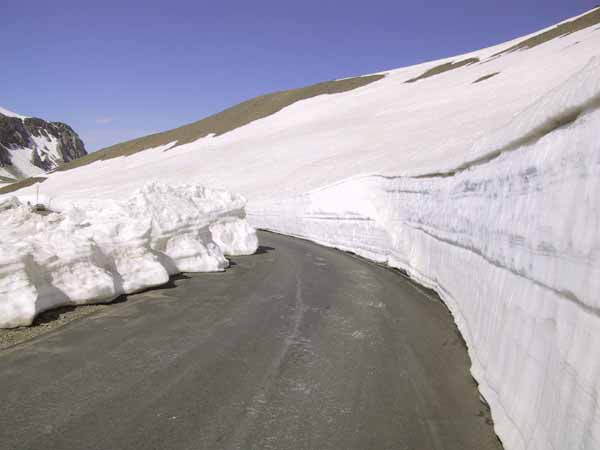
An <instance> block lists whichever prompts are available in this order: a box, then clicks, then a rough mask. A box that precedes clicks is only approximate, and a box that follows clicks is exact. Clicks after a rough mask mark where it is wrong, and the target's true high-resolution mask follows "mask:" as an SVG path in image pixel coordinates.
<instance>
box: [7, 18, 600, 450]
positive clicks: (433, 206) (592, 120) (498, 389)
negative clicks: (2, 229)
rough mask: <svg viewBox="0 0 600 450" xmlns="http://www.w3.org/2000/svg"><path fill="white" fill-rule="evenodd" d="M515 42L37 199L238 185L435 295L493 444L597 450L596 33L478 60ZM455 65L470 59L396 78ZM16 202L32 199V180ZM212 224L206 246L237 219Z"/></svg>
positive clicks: (148, 154) (160, 153) (258, 206)
mask: <svg viewBox="0 0 600 450" xmlns="http://www.w3.org/2000/svg"><path fill="white" fill-rule="evenodd" d="M527 37H529V36H527ZM527 37H523V38H519V39H516V40H513V41H511V42H507V43H504V44H502V45H498V46H495V47H492V48H488V49H483V50H479V51H476V52H472V53H469V54H466V55H461V56H456V57H453V58H448V59H444V60H441V61H433V62H428V63H424V64H420V65H417V66H412V67H407V68H401V69H397V70H392V71H389V72H387V73H386V76H385V78H384V79H382V80H380V81H377V82H375V83H372V84H369V85H367V86H365V87H362V88H360V89H356V90H354V91H349V92H346V93H342V94H336V95H323V96H318V97H314V98H311V99H308V100H304V101H301V102H297V103H294V104H292V105H290V106H289V107H287V108H284V109H283V110H282V111H280V112H278V113H276V114H273V115H272V116H269V117H266V118H264V119H261V120H258V121H255V122H252V123H250V124H248V125H246V126H244V127H241V128H238V129H236V130H234V131H231V132H229V133H226V134H223V135H220V136H212V137H207V138H203V139H199V140H198V141H196V142H192V143H189V144H186V145H181V146H177V145H176V143H171V144H169V145H167V146H162V147H157V148H154V149H148V150H145V151H142V152H139V153H136V154H135V155H131V156H129V157H120V158H114V159H109V160H104V161H99V162H96V163H94V164H90V165H89V166H84V167H81V168H78V169H74V170H70V171H67V172H61V173H55V174H51V175H50V176H49V177H48V179H47V180H46V181H45V182H44V183H42V184H41V185H40V193H41V195H42V196H44V199H46V201H51V204H52V205H55V204H56V205H63V204H68V203H70V202H77V201H79V199H80V198H95V199H98V201H104V200H111V199H118V198H120V197H121V196H123V195H124V193H125V194H130V193H132V192H134V191H135V190H136V189H139V188H140V187H141V186H143V185H144V184H145V183H146V181H147V180H148V179H159V180H160V181H162V182H165V183H179V182H181V180H185V182H188V183H203V184H205V185H209V186H214V187H222V188H226V189H229V190H231V191H234V192H242V193H244V195H246V196H247V197H248V199H249V203H248V207H247V209H248V213H249V215H248V217H249V221H250V223H251V224H252V225H254V226H259V227H263V228H269V229H271V230H274V231H278V232H282V233H288V234H293V235H296V236H301V237H305V238H309V239H312V240H315V241H317V242H321V243H323V244H326V245H331V246H336V247H339V248H342V249H346V250H350V251H353V252H355V253H358V254H360V255H363V256H366V257H368V258H372V259H374V260H377V261H382V262H388V263H389V264H391V265H393V266H396V267H400V268H403V269H405V270H407V271H408V272H409V273H410V274H411V275H412V276H414V277H415V278H417V279H418V280H420V281H421V282H422V283H424V284H426V285H428V286H431V287H433V288H435V289H436V290H437V291H438V292H439V293H440V295H441V297H442V298H443V299H444V301H445V302H446V303H447V304H448V306H449V307H450V309H451V310H452V312H453V314H454V317H455V319H456V321H457V323H458V326H459V328H460V330H461V332H462V333H463V336H464V337H465V340H466V342H467V344H468V347H469V352H470V354H471V358H472V361H473V374H474V376H475V378H476V379H477V380H478V382H479V383H480V385H479V386H480V390H481V393H482V394H483V396H484V397H485V398H486V399H487V401H488V402H489V403H490V406H491V410H492V414H493V417H494V420H495V426H496V431H497V432H498V435H499V436H500V438H501V439H502V441H503V443H504V446H505V448H506V449H507V450H548V449H555V450H567V449H575V448H577V449H586V450H597V449H599V448H600V408H599V406H598V405H599V403H598V402H599V400H598V399H599V396H600V348H599V347H598V345H597V344H598V342H600V312H599V310H600V299H599V298H598V293H599V292H600V285H599V284H598V283H599V280H600V234H599V233H598V230H599V229H600V208H599V205H600V186H599V183H600V181H599V180H600V168H599V167H600V136H599V133H600V117H599V112H598V98H599V96H600V85H599V83H600V68H599V63H598V62H597V61H590V60H591V58H592V57H594V56H596V55H598V54H599V49H600V29H598V27H590V28H588V29H585V30H581V31H578V32H576V33H572V34H569V35H566V36H563V37H560V38H557V39H553V40H551V41H549V42H546V43H544V44H542V45H539V46H537V47H534V48H531V49H528V50H523V51H515V52H511V53H505V54H502V55H500V56H493V55H495V54H496V53H499V52H502V51H503V50H506V49H507V48H510V47H512V46H514V45H515V44H517V43H519V42H520V41H522V40H523V39H525V38H527ZM468 58H479V59H480V63H476V64H471V65H468V66H464V67H461V68H458V69H455V70H451V71H448V72H445V73H442V74H439V75H436V76H433V77H430V78H427V79H424V80H420V81H417V82H415V83H408V84H407V83H406V81H407V80H409V79H411V78H415V77H418V76H419V75H421V74H422V73H424V72H425V71H427V70H429V69H431V68H434V67H436V66H439V65H441V64H444V63H448V62H451V61H454V62H456V61H462V60H465V59H468ZM492 73H499V74H498V75H496V76H494V77H492V78H490V79H487V80H485V81H483V82H480V83H477V84H473V82H474V81H475V80H478V79H479V78H481V77H484V76H486V75H489V74H492ZM17 194H18V195H19V198H21V199H32V198H34V196H35V194H36V186H33V187H29V188H26V189H22V190H20V191H19V192H18V193H17ZM225 222H227V221H222V222H221V225H219V227H217V228H220V229H219V230H218V231H215V233H214V234H213V240H214V242H218V241H219V239H224V238H225V237H226V236H228V235H229V232H230V231H231V230H235V229H237V227H238V225H235V224H233V225H227V226H226V227H222V224H223V223H225ZM221 227H222V228H221ZM209 228H210V227H209ZM213 229H216V228H213ZM230 229H231V230H230ZM230 239H231V238H230ZM243 240H244V239H242V241H243ZM231 241H232V242H233V239H231ZM2 242H4V241H2ZM220 245H222V244H220ZM240 245H242V246H243V244H240ZM221 248H223V249H224V250H223V251H225V252H227V251H228V250H226V249H225V246H223V245H222V247H221Z"/></svg>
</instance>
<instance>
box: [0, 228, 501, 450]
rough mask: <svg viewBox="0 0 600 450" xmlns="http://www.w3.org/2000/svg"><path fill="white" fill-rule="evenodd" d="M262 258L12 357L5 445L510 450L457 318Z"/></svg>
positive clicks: (319, 268)
mask: <svg viewBox="0 0 600 450" xmlns="http://www.w3.org/2000/svg"><path fill="white" fill-rule="evenodd" d="M260 240H261V244H262V247H261V248H260V251H259V254H257V255H254V256H249V257H239V258H234V260H233V261H234V265H233V266H232V267H231V268H230V269H229V270H228V271H226V272H225V273H219V274H197V275H188V276H187V277H185V278H180V279H178V280H176V281H174V282H172V283H171V285H170V286H168V287H166V288H161V289H156V290H152V291H148V292H145V293H142V294H137V295H133V296H130V297H129V298H128V299H127V301H125V302H122V303H119V304H116V305H114V306H113V307H111V308H108V309H105V310H103V311H101V312H99V313H97V314H93V315H90V316H88V317H85V318H82V319H79V320H76V321H74V322H72V323H70V324H68V325H67V326H64V327H62V328H59V329H56V330H55V331H52V332H50V333H48V334H46V335H43V336H40V337H38V338H35V339H33V340H31V341H29V342H26V343H23V344H20V345H17V346H15V347H12V348H10V349H7V350H4V351H2V352H0V449H14V450H37V449H45V450H47V449H55V450H94V449H97V450H120V449H123V450H137V449H140V450H141V449H144V450H147V449H157V450H158V449H161V450H163V449H164V450H167V449H169V450H178V449H190V450H191V449H196V450H197V449H210V450H219V449H232V450H233V449H239V450H259V449H277V450H287V449H294V450H328V449H336V450H352V449H355V450H433V449H456V450H469V449H473V450H486V449H500V448H501V445H500V443H499V442H498V440H497V438H496V436H495V434H494V432H493V427H492V425H491V420H490V416H489V412H488V411H487V410H486V408H485V406H484V405H483V404H482V403H481V402H480V400H479V395H478V392H477V389H476V385H475V383H474V381H473V380H472V378H471V377H470V374H469V371H468V368H469V359H468V356H467V352H466V349H465V348H464V344H463V343H462V341H461V338H460V336H459V335H458V331H457V329H456V327H455V325H454V323H453V321H452V318H451V316H450V314H449V312H448V311H447V310H446V309H445V307H444V306H443V305H442V304H441V303H440V302H438V301H436V300H435V299H432V298H431V296H430V295H427V294H426V293H424V291H423V290H419V289H418V288H417V287H415V286H414V285H413V284H412V283H411V282H410V281H408V280H406V279H405V278H403V277H401V276H399V275H398V274H396V273H393V272H391V271H389V270H386V269H385V268H382V267H378V266H376V265H374V264H371V263H369V262H366V261H363V260H361V259H358V258H355V257H352V256H350V255H348V254H345V253H342V252H339V251H337V250H333V249H328V248H324V247H320V246H318V245H315V244H313V243H310V242H306V241H302V240H298V239H293V238H289V237H284V236H279V235H275V234H267V233H261V234H260Z"/></svg>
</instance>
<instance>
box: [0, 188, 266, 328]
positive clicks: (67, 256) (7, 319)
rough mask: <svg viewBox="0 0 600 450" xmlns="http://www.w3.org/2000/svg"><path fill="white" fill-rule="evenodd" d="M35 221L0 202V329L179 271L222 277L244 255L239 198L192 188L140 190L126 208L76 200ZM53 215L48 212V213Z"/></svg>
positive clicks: (250, 248) (250, 232)
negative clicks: (230, 259)
mask: <svg viewBox="0 0 600 450" xmlns="http://www.w3.org/2000/svg"><path fill="white" fill-rule="evenodd" d="M55 203H58V204H59V208H58V209H59V210H60V212H54V213H51V214H49V215H40V214H38V213H36V212H32V209H31V207H29V206H27V205H24V204H22V203H21V202H20V201H19V200H18V199H17V198H16V197H12V198H8V199H5V200H0V229H2V233H3V235H2V242H0V299H1V300H0V327H2V328H6V327H16V326H23V325H29V324H31V322H32V320H33V319H34V318H35V316H36V315H37V314H38V313H39V312H41V311H45V310H47V309H50V308H53V307H57V306H62V305H70V304H75V305H79V304H85V303H104V302H110V301H112V300H114V299H115V298H116V297H117V296H119V295H121V294H128V293H132V292H136V291H139V290H141V289H145V288H148V287H152V286H157V285H161V284H164V283H166V282H167V281H168V280H169V276H170V275H174V274H176V273H179V272H214V271H220V270H223V269H225V268H226V267H227V266H228V262H227V260H226V259H225V257H224V255H223V253H224V252H225V253H227V254H229V255H238V254H251V253H254V252H255V251H256V249H257V247H258V240H257V238H256V232H255V230H254V229H253V228H252V227H250V226H249V225H248V224H247V222H246V220H245V218H244V204H245V199H244V198H243V197H241V196H239V195H232V194H230V193H228V192H227V191H222V190H213V189H207V188H204V187H202V186H198V185H195V186H192V185H182V186H177V187H171V186H166V185H163V184H160V183H150V184H147V185H145V186H144V187H142V188H141V189H139V190H137V191H136V192H134V193H133V195H132V196H131V197H130V198H129V199H127V200H120V201H119V200H104V201H99V200H96V201H87V202H85V201H82V202H79V203H73V202H70V203H67V204H65V205H60V202H55ZM54 206H56V205H54Z"/></svg>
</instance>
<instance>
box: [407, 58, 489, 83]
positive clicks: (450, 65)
mask: <svg viewBox="0 0 600 450" xmlns="http://www.w3.org/2000/svg"><path fill="white" fill-rule="evenodd" d="M478 62H479V58H468V59H463V60H462V61H457V62H454V61H450V62H447V63H444V64H440V65H439V66H435V67H432V68H431V69H429V70H427V71H425V72H423V73H422V74H421V75H419V76H418V77H415V78H411V79H410V80H406V81H405V83H414V82H415V81H419V80H424V79H425V78H429V77H433V76H435V75H439V74H441V73H444V72H448V71H450V70H454V69H458V68H460V67H464V66H468V65H469V64H475V63H478Z"/></svg>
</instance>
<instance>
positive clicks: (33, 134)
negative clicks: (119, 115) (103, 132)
mask: <svg viewBox="0 0 600 450" xmlns="http://www.w3.org/2000/svg"><path fill="white" fill-rule="evenodd" d="M86 154H87V152H86V151H85V147H84V145H83V142H82V141H81V139H79V136H78V135H77V134H76V133H75V132H74V131H73V129H72V128H71V127H69V126H68V125H66V124H64V123H61V122H46V121H44V120H42V119H37V118H31V117H25V116H21V115H19V114H16V113H13V112H12V111H8V110H6V109H4V108H0V177H1V178H0V182H8V181H11V180H18V179H22V178H27V177H31V176H37V175H42V174H44V173H45V172H47V171H49V170H53V169H56V168H57V167H58V166H59V165H60V164H63V163H65V162H69V161H72V160H74V159H77V158H80V157H82V156H85V155H86Z"/></svg>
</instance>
